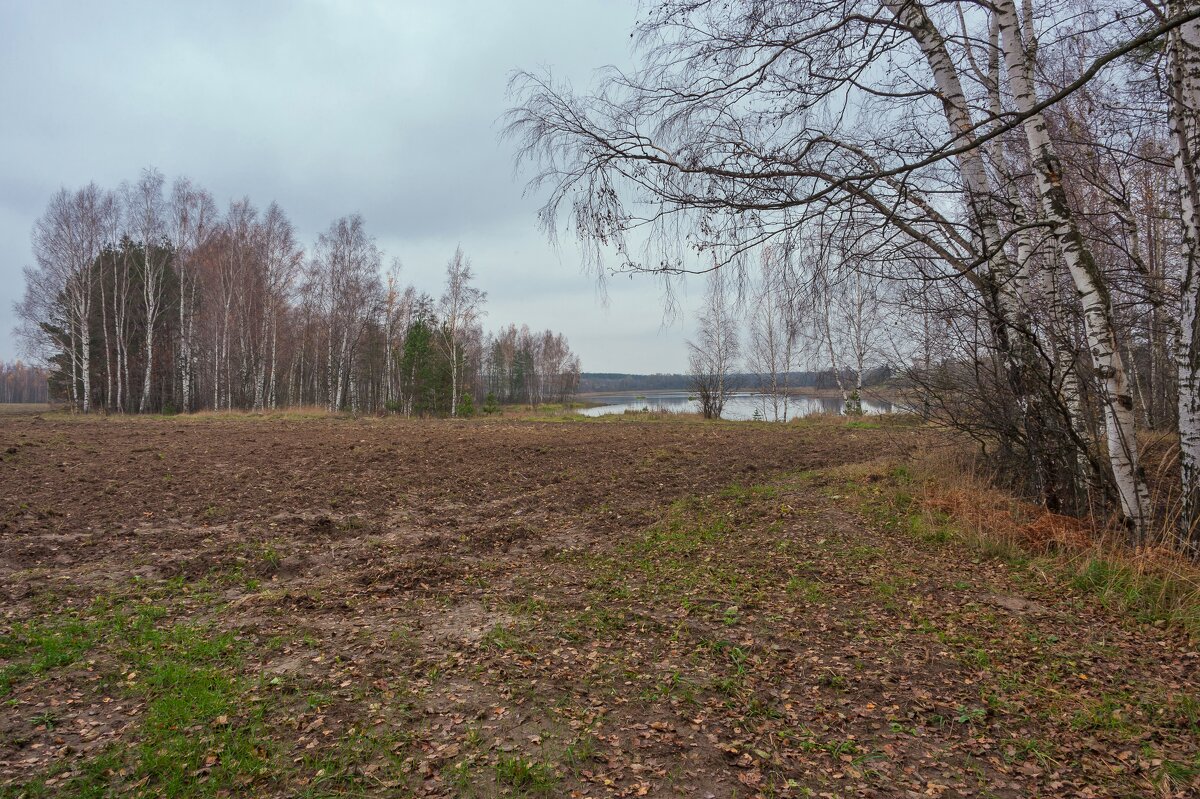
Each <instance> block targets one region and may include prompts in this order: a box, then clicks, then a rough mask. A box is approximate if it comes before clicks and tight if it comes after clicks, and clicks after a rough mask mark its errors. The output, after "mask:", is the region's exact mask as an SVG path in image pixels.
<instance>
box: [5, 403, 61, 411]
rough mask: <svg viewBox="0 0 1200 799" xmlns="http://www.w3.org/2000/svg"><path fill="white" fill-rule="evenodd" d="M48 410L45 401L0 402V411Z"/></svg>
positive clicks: (48, 407)
mask: <svg viewBox="0 0 1200 799" xmlns="http://www.w3.org/2000/svg"><path fill="white" fill-rule="evenodd" d="M48 410H50V405H49V404H48V403H45V402H0V413H41V412H43V411H48Z"/></svg>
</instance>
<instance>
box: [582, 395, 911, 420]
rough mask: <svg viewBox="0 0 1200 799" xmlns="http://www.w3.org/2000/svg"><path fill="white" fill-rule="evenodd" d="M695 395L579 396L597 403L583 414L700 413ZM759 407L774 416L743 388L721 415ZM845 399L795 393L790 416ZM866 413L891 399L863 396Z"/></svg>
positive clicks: (830, 407)
mask: <svg viewBox="0 0 1200 799" xmlns="http://www.w3.org/2000/svg"><path fill="white" fill-rule="evenodd" d="M694 396H695V395H692V394H689V393H688V392H686V391H645V392H642V393H635V392H629V393H619V394H591V395H589V396H586V397H580V399H582V400H584V401H586V402H594V403H597V404H596V406H595V407H592V408H584V409H582V410H580V411H579V413H582V414H583V415H584V416H605V415H607V414H610V413H625V411H643V410H651V411H667V412H674V413H699V412H700V402H699V400H696V399H693V398H692V397H694ZM755 410H758V411H759V413H760V414H761V415H762V419H763V420H765V421H769V420H771V419H773V418H774V415H773V413H772V409H771V401H770V398H769V397H766V396H764V395H762V394H755V393H753V392H749V391H740V392H738V393H736V394H734V395H733V396H731V397H730V398H729V399H728V400H727V401H726V402H725V411H724V413H722V414H721V418H722V419H732V420H740V421H744V420H748V419H753V418H754V411H755ZM841 410H842V400H841V399H840V398H838V397H826V396H817V395H814V394H793V395H792V396H790V397H788V407H787V418H788V419H795V418H798V417H802V416H808V415H810V414H814V413H840V412H841ZM863 411H864V412H865V413H870V414H876V413H891V412H892V403H890V402H886V401H883V400H878V399H865V398H864V399H863Z"/></svg>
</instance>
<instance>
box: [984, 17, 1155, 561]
mask: <svg viewBox="0 0 1200 799" xmlns="http://www.w3.org/2000/svg"><path fill="white" fill-rule="evenodd" d="M996 14H997V17H998V22H999V27H1000V37H1001V42H1002V49H1003V53H1004V61H1005V65H1006V66H1007V68H1008V77H1009V83H1010V86H1011V89H1012V93H1013V98H1014V100H1015V102H1016V105H1017V109H1018V110H1019V111H1020V112H1022V113H1023V114H1028V115H1029V116H1028V118H1027V119H1026V121H1025V123H1024V129H1025V136H1026V139H1027V141H1028V144H1029V151H1030V158H1031V161H1032V166H1033V172H1034V177H1035V180H1036V183H1037V189H1038V195H1039V198H1040V200H1041V206H1042V212H1043V214H1044V215H1045V217H1046V221H1047V222H1048V223H1049V224H1050V226H1051V230H1052V232H1053V235H1054V239H1055V242H1056V244H1057V247H1058V251H1059V254H1060V255H1061V256H1062V259H1063V262H1064V263H1065V264H1066V267H1067V271H1068V272H1069V273H1070V275H1071V279H1072V281H1073V282H1074V284H1075V288H1076V291H1077V292H1078V293H1079V298H1080V302H1081V303H1082V305H1083V316H1084V329H1085V332H1086V334H1087V340H1088V348H1089V351H1090V352H1091V356H1092V364H1093V367H1094V369H1095V371H1096V377H1097V380H1098V382H1099V388H1100V399H1101V402H1102V404H1103V406H1104V418H1105V429H1106V433H1107V441H1108V459H1109V466H1110V468H1111V470H1112V475H1113V480H1114V483H1115V485H1116V488H1117V493H1118V496H1119V497H1120V502H1121V511H1122V514H1123V515H1124V517H1125V520H1126V522H1127V523H1128V524H1129V526H1130V529H1131V532H1132V533H1133V535H1134V538H1135V540H1136V541H1138V542H1141V541H1144V540H1145V535H1146V532H1147V526H1148V521H1149V512H1150V493H1149V490H1148V489H1147V487H1146V481H1145V478H1144V476H1143V474H1142V472H1141V469H1140V468H1139V466H1138V453H1137V439H1136V437H1135V431H1134V408H1133V397H1132V395H1131V394H1130V390H1129V383H1128V377H1127V375H1126V372H1125V366H1124V363H1123V362H1122V360H1121V353H1120V348H1119V346H1118V343H1117V335H1116V328H1115V326H1114V325H1113V320H1112V307H1111V300H1110V298H1109V294H1108V289H1107V286H1106V285H1105V282H1104V277H1103V275H1102V274H1101V273H1100V269H1099V268H1098V267H1097V265H1096V263H1095V261H1094V259H1093V258H1092V254H1091V252H1090V251H1089V250H1088V247H1087V244H1086V242H1085V241H1084V239H1083V236H1082V235H1081V234H1080V232H1079V228H1078V225H1077V224H1076V222H1075V219H1074V216H1073V214H1072V211H1071V207H1070V204H1069V203H1068V201H1067V195H1066V191H1065V190H1064V189H1063V185H1062V174H1063V169H1062V164H1061V162H1060V161H1059V159H1058V156H1057V154H1056V153H1055V151H1054V146H1053V144H1052V143H1051V141H1050V135H1049V132H1048V131H1047V128H1046V123H1045V119H1044V118H1043V117H1042V115H1041V114H1040V113H1038V114H1035V113H1033V109H1034V107H1035V106H1036V105H1037V103H1038V99H1037V95H1036V90H1035V88H1034V85H1033V77H1032V75H1033V70H1032V65H1031V64H1030V63H1029V59H1028V56H1027V50H1026V46H1025V40H1024V37H1023V35H1022V33H1021V23H1020V19H1019V17H1018V16H1017V11H1016V8H1015V6H1014V5H1013V2H1012V0H997V3H996Z"/></svg>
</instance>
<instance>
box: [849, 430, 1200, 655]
mask: <svg viewBox="0 0 1200 799" xmlns="http://www.w3.org/2000/svg"><path fill="white" fill-rule="evenodd" d="M1147 450H1148V452H1149V454H1150V455H1152V456H1153V457H1152V458H1151V459H1150V460H1152V461H1153V462H1154V463H1156V464H1158V465H1159V467H1161V468H1159V469H1158V471H1162V469H1163V468H1166V469H1169V467H1170V464H1169V463H1167V461H1169V459H1170V457H1171V454H1170V452H1169V451H1168V450H1169V448H1166V447H1157V448H1155V447H1147ZM1164 464H1165V466H1164ZM875 466H876V467H877V468H876V477H877V478H878V477H881V476H882V477H886V478H887V479H888V480H889V481H890V484H891V485H892V486H893V487H894V494H893V495H892V496H891V497H890V499H889V501H888V504H890V505H891V506H892V507H893V509H894V510H895V512H897V513H899V514H901V515H902V516H903V517H904V519H905V523H906V524H907V525H908V526H909V527H910V528H911V529H912V530H913V531H915V532H916V533H917V534H919V535H923V536H926V537H934V538H940V537H953V538H955V539H957V540H958V541H960V542H963V543H965V544H967V545H968V546H970V547H971V548H973V549H976V550H979V551H982V552H984V553H987V554H993V555H998V556H1001V557H1004V558H1006V559H1009V560H1013V561H1025V562H1028V563H1029V564H1030V565H1032V566H1033V567H1034V568H1035V569H1037V570H1040V571H1042V572H1045V573H1046V574H1047V575H1048V576H1052V577H1053V578H1054V579H1058V580H1065V581H1066V582H1068V583H1069V584H1070V585H1071V586H1073V587H1074V588H1076V589H1079V590H1081V591H1085V592H1087V593H1090V594H1093V595H1094V596H1096V597H1097V598H1099V599H1100V600H1101V602H1102V603H1103V604H1105V605H1109V606H1112V607H1114V608H1117V609H1120V610H1122V611H1124V612H1128V613H1132V614H1133V615H1134V616H1135V617H1137V618H1139V619H1142V620H1146V621H1150V622H1154V623H1158V624H1160V625H1161V624H1167V625H1172V626H1178V627H1179V628H1180V629H1182V630H1184V631H1186V632H1187V634H1188V635H1189V636H1190V637H1192V638H1193V639H1196V638H1198V637H1200V564H1197V563H1196V562H1195V561H1193V560H1191V559H1189V558H1188V557H1187V556H1186V555H1183V554H1181V553H1180V552H1179V551H1178V550H1177V549H1176V548H1174V547H1173V546H1171V545H1170V544H1169V543H1168V542H1170V541H1171V540H1172V539H1173V533H1172V532H1170V530H1160V531H1159V533H1158V534H1156V535H1152V536H1151V539H1152V540H1153V541H1154V542H1155V543H1154V544H1152V545H1148V546H1141V547H1136V548H1132V547H1130V546H1128V544H1127V543H1126V539H1125V535H1124V531H1123V530H1121V529H1120V528H1119V526H1118V525H1117V523H1116V521H1115V520H1114V519H1111V518H1110V519H1096V518H1085V519H1079V518H1075V517H1072V516H1065V515H1063V514H1059V513H1053V512H1051V511H1048V510H1047V509H1046V508H1044V507H1042V506H1039V505H1036V504H1033V503H1030V502H1026V501H1022V500H1020V499H1018V498H1016V497H1014V496H1013V495H1012V494H1011V493H1009V492H1008V491H1005V490H1003V489H1001V488H998V487H996V482H995V480H994V476H993V475H992V474H991V473H990V472H989V471H988V469H987V467H986V466H984V465H982V464H981V462H980V460H979V458H978V456H977V455H976V454H974V453H973V452H971V451H970V450H968V449H967V448H966V447H964V446H962V445H961V444H960V443H958V442H955V441H953V440H951V439H948V438H944V437H940V436H937V435H932V434H931V436H930V437H929V438H927V439H926V440H925V442H924V445H923V446H922V447H920V448H918V449H916V450H915V451H914V452H913V453H912V454H911V455H910V456H909V457H908V458H906V459H905V461H904V462H903V463H899V462H896V461H889V462H887V463H880V464H875ZM851 468H854V467H851ZM1156 473H1157V472H1156ZM1168 499H1169V498H1168ZM1164 524H1166V525H1168V527H1169V525H1170V522H1169V520H1167V521H1165V522H1164Z"/></svg>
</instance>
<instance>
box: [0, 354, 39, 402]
mask: <svg viewBox="0 0 1200 799" xmlns="http://www.w3.org/2000/svg"><path fill="white" fill-rule="evenodd" d="M49 400H50V392H49V385H48V383H47V380H46V370H45V369H42V368H41V367H38V366H33V365H30V364H27V363H23V362H22V361H12V362H5V361H0V405H3V404H9V403H25V402H38V403H44V402H49Z"/></svg>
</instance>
